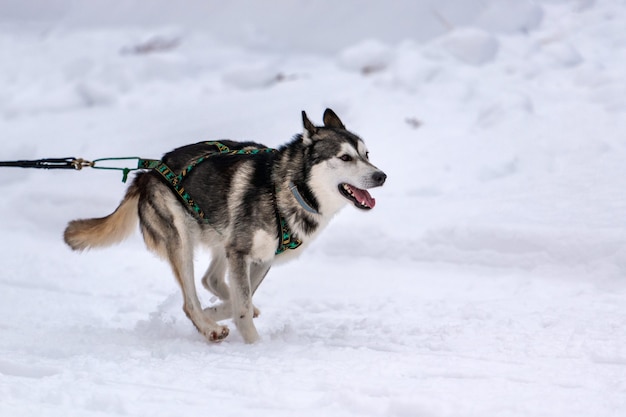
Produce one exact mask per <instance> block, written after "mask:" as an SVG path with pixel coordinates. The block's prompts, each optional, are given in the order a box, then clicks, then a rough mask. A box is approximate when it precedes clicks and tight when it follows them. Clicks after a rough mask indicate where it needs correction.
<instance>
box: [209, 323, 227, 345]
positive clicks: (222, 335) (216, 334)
mask: <svg viewBox="0 0 626 417" xmlns="http://www.w3.org/2000/svg"><path fill="white" fill-rule="evenodd" d="M229 333H230V330H228V327H226V326H220V327H219V328H218V329H217V330H212V331H209V332H208V333H204V336H205V337H206V338H207V339H208V340H209V342H213V343H219V342H221V341H222V340H224V339H226V337H227V336H228V334H229Z"/></svg>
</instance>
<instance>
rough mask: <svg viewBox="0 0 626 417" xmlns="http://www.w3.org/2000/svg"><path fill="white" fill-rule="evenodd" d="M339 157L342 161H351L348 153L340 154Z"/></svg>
mask: <svg viewBox="0 0 626 417" xmlns="http://www.w3.org/2000/svg"><path fill="white" fill-rule="evenodd" d="M339 159H341V160H342V161H344V162H350V161H352V157H351V156H350V155H348V154H345V155H341V156H340V157H339Z"/></svg>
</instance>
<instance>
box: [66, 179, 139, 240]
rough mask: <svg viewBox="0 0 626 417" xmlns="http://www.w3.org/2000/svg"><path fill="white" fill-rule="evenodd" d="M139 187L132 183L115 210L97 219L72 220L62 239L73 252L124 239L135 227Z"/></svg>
mask: <svg viewBox="0 0 626 417" xmlns="http://www.w3.org/2000/svg"><path fill="white" fill-rule="evenodd" d="M138 201H139V187H138V186H137V184H136V182H135V183H133V184H132V185H131V186H130V187H129V188H128V191H127V192H126V196H124V199H123V200H122V202H121V203H120V205H119V206H118V208H117V209H115V211H114V212H113V213H111V214H109V215H108V216H106V217H102V218H99V219H83V220H72V221H71V222H69V224H68V225H67V228H66V229H65V233H64V234H63V239H64V240H65V243H67V244H68V245H69V246H70V247H71V248H72V249H74V250H85V249H90V248H98V247H104V246H110V245H113V244H115V243H119V242H121V241H122V240H124V239H126V238H127V237H128V236H129V235H130V234H131V233H132V232H133V231H134V229H135V227H136V226H137V220H138V214H137V202H138Z"/></svg>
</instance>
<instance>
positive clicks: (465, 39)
mask: <svg viewBox="0 0 626 417" xmlns="http://www.w3.org/2000/svg"><path fill="white" fill-rule="evenodd" d="M440 42H441V45H442V46H443V47H444V48H445V50H446V51H448V52H449V53H450V54H451V55H452V56H454V57H455V58H457V59H458V60H460V61H462V62H464V63H466V64H469V65H483V64H486V63H488V62H490V61H493V59H494V58H495V57H496V54H497V53H498V40H497V39H496V38H495V37H494V36H493V35H491V34H490V33H489V32H486V31H484V30H481V29H477V28H461V29H455V30H454V31H452V32H451V33H449V34H448V35H446V36H444V37H443V38H442V39H441V41H440Z"/></svg>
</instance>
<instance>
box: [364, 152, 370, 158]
mask: <svg viewBox="0 0 626 417" xmlns="http://www.w3.org/2000/svg"><path fill="white" fill-rule="evenodd" d="M365 159H367V160H369V159H370V153H369V152H365Z"/></svg>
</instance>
